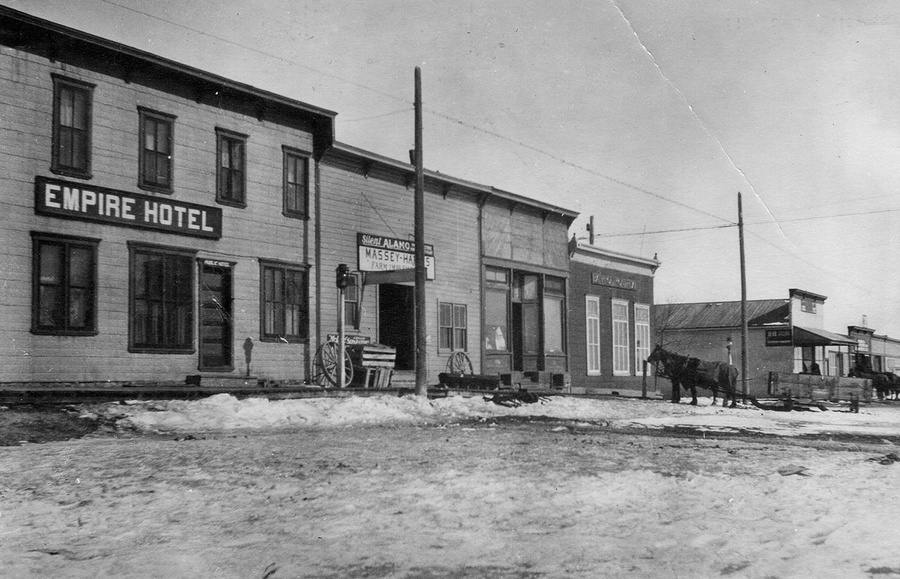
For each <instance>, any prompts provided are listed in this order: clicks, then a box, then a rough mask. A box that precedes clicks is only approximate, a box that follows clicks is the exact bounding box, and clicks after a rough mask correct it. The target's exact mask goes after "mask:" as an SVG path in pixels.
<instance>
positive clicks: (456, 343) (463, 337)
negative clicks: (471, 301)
mask: <svg viewBox="0 0 900 579" xmlns="http://www.w3.org/2000/svg"><path fill="white" fill-rule="evenodd" d="M445 308H449V310H450V325H449V326H448V325H445V324H444V323H443V310H444V309H445ZM460 312H462V320H463V322H464V323H463V324H459V323H457V322H458V319H457V314H458V313H460ZM445 330H447V331H449V344H447V342H445V340H444V333H445ZM460 342H461V345H460ZM468 351H469V306H468V305H467V304H460V303H456V302H442V301H439V302H438V352H442V353H443V352H468Z"/></svg>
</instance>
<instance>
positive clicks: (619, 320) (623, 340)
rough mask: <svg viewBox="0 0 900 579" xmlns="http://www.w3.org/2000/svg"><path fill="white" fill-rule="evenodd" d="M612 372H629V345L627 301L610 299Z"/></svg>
mask: <svg viewBox="0 0 900 579" xmlns="http://www.w3.org/2000/svg"><path fill="white" fill-rule="evenodd" d="M612 339H613V374H614V375H616V376H628V375H630V374H631V347H630V345H629V339H628V302H627V301H622V300H616V299H614V300H612Z"/></svg>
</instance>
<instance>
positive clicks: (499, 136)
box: [101, 0, 731, 223]
mask: <svg viewBox="0 0 900 579" xmlns="http://www.w3.org/2000/svg"><path fill="white" fill-rule="evenodd" d="M101 2H104V3H106V4H110V5H112V6H116V7H118V8H122V9H123V10H128V11H130V12H134V13H136V14H140V15H142V16H145V17H147V18H152V19H154V20H159V21H161V22H165V23H166V24H170V25H172V26H177V27H179V28H182V29H184V30H188V31H191V32H194V33H196V34H199V35H201V36H205V37H207V38H211V39H213V40H216V41H218V42H224V43H228V44H231V45H232V46H236V47H238V48H242V49H244V50H248V51H250V52H253V53H256V54H259V55H262V56H266V57H268V58H274V59H276V60H280V61H282V62H285V63H288V64H291V65H296V66H299V67H300V68H304V69H306V70H309V71H311V72H314V73H316V74H321V75H323V76H326V77H328V78H332V79H334V80H338V81H341V82H344V83H347V84H350V85H352V86H355V87H357V88H361V89H365V90H369V91H372V92H374V93H377V94H379V95H381V96H383V97H386V98H390V99H393V100H397V101H400V102H403V103H405V104H409V105H412V104H413V103H412V102H411V101H410V100H409V99H408V98H404V97H399V96H397V95H394V94H391V93H388V92H385V91H383V90H380V89H377V88H375V87H372V86H369V85H366V84H363V83H359V82H356V81H353V80H350V79H347V78H344V77H341V76H338V75H335V74H332V73H330V72H327V71H323V70H319V69H317V68H314V67H311V66H309V65H306V64H303V63H300V62H297V61H295V60H292V59H290V58H285V57H283V56H279V55H277V54H273V53H271V52H267V51H265V50H260V49H259V48H256V47H253V46H248V45H246V44H241V43H240V42H236V41H235V40H233V39H230V38H225V37H222V36H217V35H215V34H211V33H209V32H206V31H203V30H199V29H197V28H193V27H191V26H187V25H185V24H181V23H179V22H175V21H173V20H170V19H168V18H163V17H161V16H157V15H155V14H150V13H148V12H144V11H142V10H138V9H136V8H131V7H130V6H124V5H122V4H119V3H118V2H113V1H112V0H101ZM423 112H427V113H429V114H431V115H434V116H436V117H439V118H443V119H445V120H447V121H450V122H453V123H457V124H459V125H461V126H463V127H466V128H468V129H471V130H474V131H478V132H481V133H484V134H486V135H490V136H492V137H494V138H497V139H501V140H504V141H507V142H510V143H512V144H515V145H517V146H520V147H523V148H525V149H528V150H530V151H533V152H535V153H538V154H540V155H544V156H546V157H548V158H550V159H553V160H554V161H557V162H559V163H561V164H564V165H568V166H570V167H574V168H576V169H578V170H580V171H584V172H586V173H588V174H590V175H594V176H595V177H600V178H602V179H605V180H607V181H610V182H612V183H616V184H617V185H621V186H623V187H627V188H629V189H632V190H634V191H638V192H640V193H643V194H645V195H648V196H650V197H654V198H657V199H660V200H662V201H666V202H668V203H672V204H674V205H678V206H680V207H683V208H685V209H688V210H690V211H694V212H697V213H700V214H702V215H706V216H707V217H712V218H713V219H716V220H718V221H725V222H728V223H731V220H729V219H726V218H724V217H721V216H719V215H715V214H713V213H710V212H708V211H706V210H704V209H700V208H698V207H694V206H692V205H690V204H688V203H684V202H681V201H678V200H677V199H672V198H671V197H667V196H665V195H662V194H659V193H656V192H654V191H651V190H649V189H646V188H644V187H640V186H638V185H635V184H633V183H629V182H627V181H624V180H622V179H618V178H616V177H613V176H611V175H606V174H604V173H601V172H599V171H595V170H593V169H591V168H589V167H585V166H583V165H581V164H579V163H575V162H572V161H569V160H568V159H565V158H563V157H560V156H558V155H554V154H553V153H550V152H548V151H545V150H543V149H541V148H539V147H535V146H533V145H529V144H527V143H524V142H522V141H518V140H516V139H512V138H510V137H507V136H505V135H502V134H500V133H499V132H497V131H490V130H487V129H485V128H483V127H479V126H477V125H474V124H472V123H468V122H465V121H463V120H460V119H457V118H455V117H453V116H451V115H448V114H446V113H442V112H440V111H437V110H435V109H430V108H428V107H423ZM389 114H396V113H386V114H385V116H387V115H389ZM373 118H375V117H373ZM357 120H359V119H357ZM341 122H343V120H341Z"/></svg>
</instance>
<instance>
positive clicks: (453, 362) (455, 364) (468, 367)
mask: <svg viewBox="0 0 900 579" xmlns="http://www.w3.org/2000/svg"><path fill="white" fill-rule="evenodd" d="M447 372H448V373H449V374H453V375H454V376H463V375H465V374H474V371H473V370H472V361H471V360H469V357H468V356H467V355H466V353H465V352H453V353H452V354H451V355H450V359H449V360H447Z"/></svg>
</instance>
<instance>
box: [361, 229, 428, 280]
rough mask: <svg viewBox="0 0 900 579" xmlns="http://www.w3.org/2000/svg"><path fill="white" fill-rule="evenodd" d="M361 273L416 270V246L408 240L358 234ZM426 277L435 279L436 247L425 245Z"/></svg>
mask: <svg viewBox="0 0 900 579" xmlns="http://www.w3.org/2000/svg"><path fill="white" fill-rule="evenodd" d="M356 247H357V250H358V252H359V271H396V270H398V269H415V267H416V261H415V252H416V244H415V243H414V242H412V241H409V240H406V239H396V238H393V237H382V236H380V235H370V234H368V233H357V234H356ZM425 277H426V278H427V279H434V246H432V245H428V244H425Z"/></svg>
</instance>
